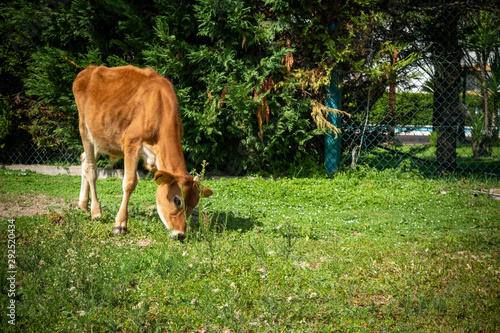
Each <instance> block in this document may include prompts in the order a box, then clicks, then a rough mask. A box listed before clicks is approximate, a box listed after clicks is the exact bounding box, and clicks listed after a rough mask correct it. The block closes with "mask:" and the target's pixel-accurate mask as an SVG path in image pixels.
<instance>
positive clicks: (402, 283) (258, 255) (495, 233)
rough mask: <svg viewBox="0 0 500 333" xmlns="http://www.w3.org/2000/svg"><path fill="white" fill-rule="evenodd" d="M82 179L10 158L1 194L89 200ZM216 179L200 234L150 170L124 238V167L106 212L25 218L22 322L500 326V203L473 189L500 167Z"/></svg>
mask: <svg viewBox="0 0 500 333" xmlns="http://www.w3.org/2000/svg"><path fill="white" fill-rule="evenodd" d="M79 182H80V180H79V178H78V177H70V176H42V175H38V174H35V173H31V172H28V173H19V172H7V171H4V170H1V171H0V184H1V185H3V187H0V195H1V196H0V198H8V200H11V198H12V197H13V196H22V195H23V194H24V193H27V192H29V193H31V194H43V195H46V196H56V197H57V198H63V199H64V200H66V202H67V203H68V205H69V204H72V205H74V204H75V202H76V200H75V198H77V197H78V190H79ZM204 184H205V185H206V186H208V187H210V188H211V189H212V190H213V191H214V195H213V196H212V197H211V198H208V199H204V200H202V202H201V203H200V204H199V207H198V209H197V210H196V211H195V214H194V216H193V218H192V221H191V223H190V228H189V229H190V230H189V236H188V239H187V240H186V241H185V242H184V243H180V242H177V241H173V240H171V239H170V237H169V236H168V233H167V231H166V229H165V228H164V227H163V224H162V223H161V222H160V220H159V218H158V216H157V213H156V210H155V207H154V206H153V203H154V202H155V200H154V192H155V188H156V185H154V183H153V182H152V181H141V182H139V184H138V187H137V189H136V191H135V192H134V194H133V196H132V200H131V206H130V221H129V233H128V234H127V235H126V236H124V237H113V236H112V226H113V223H114V221H113V219H114V215H115V214H116V212H117V210H118V207H119V205H120V200H121V199H120V194H121V181H120V180H117V179H107V180H100V181H98V191H99V195H100V198H101V204H102V206H103V210H104V217H103V219H102V220H101V221H99V222H95V223H92V222H91V221H90V215H89V214H88V213H83V212H81V211H78V210H76V209H69V210H62V211H55V210H52V211H51V212H50V213H49V214H42V215H35V216H31V217H19V216H18V217H14V219H15V222H14V223H15V235H16V253H17V258H16V260H17V276H16V282H17V290H16V297H15V300H16V316H17V317H16V327H15V329H16V331H18V332H32V331H36V332H68V331H71V332H74V331H94V332H332V331H339V332H497V331H499V330H500V232H499V228H500V218H499V216H500V214H499V213H500V202H498V201H495V200H493V199H492V198H490V197H489V196H486V195H476V196H474V195H473V194H474V193H475V192H473V191H480V190H483V189H489V188H492V187H500V182H499V181H498V179H486V178H476V179H471V178H465V179H464V178H454V177H449V178H439V179H430V178H424V177H422V175H421V174H419V173H418V172H416V171H415V170H403V169H398V170H391V171H383V172H377V171H375V170H373V169H369V168H360V169H359V170H358V171H356V172H351V171H347V172H343V173H341V174H339V175H337V176H336V177H335V179H324V178H320V177H319V178H311V179H304V178H299V179H290V178H285V179H276V180H273V179H262V178H255V179H249V178H243V179H218V180H208V181H205V183H204ZM27 189H29V190H27ZM0 200H1V199H0ZM8 224H9V222H8V220H7V219H3V220H1V221H0V240H1V244H2V245H1V246H2V259H1V262H0V267H2V269H1V271H0V278H1V281H2V282H1V283H2V290H1V293H0V298H1V303H2V309H5V308H6V307H5V306H4V305H6V304H9V303H8V302H9V301H10V299H11V298H10V297H9V296H8V285H7V283H6V278H7V275H8V273H7V261H8V260H7V259H8V258H7V251H6V248H7V240H8ZM7 320H9V318H7V317H6V316H4V315H2V317H1V322H0V325H1V327H3V328H6V330H10V331H12V328H13V327H12V326H11V325H9V324H8V323H7Z"/></svg>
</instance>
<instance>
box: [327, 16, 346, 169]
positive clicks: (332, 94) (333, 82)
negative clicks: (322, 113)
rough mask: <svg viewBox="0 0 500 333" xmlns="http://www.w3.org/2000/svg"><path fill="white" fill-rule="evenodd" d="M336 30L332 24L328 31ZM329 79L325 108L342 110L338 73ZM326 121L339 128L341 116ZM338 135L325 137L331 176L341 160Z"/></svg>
mask: <svg viewBox="0 0 500 333" xmlns="http://www.w3.org/2000/svg"><path fill="white" fill-rule="evenodd" d="M335 28H337V24H336V23H335V24H332V25H331V26H330V30H334V29H335ZM331 75H332V76H331V79H330V86H329V87H328V88H326V106H327V107H329V108H334V109H338V110H342V98H341V94H340V89H339V82H340V77H339V74H338V73H335V72H333V71H332V74H331ZM328 121H330V123H332V124H333V125H334V126H335V127H337V128H339V129H340V128H341V126H342V116H341V115H340V114H333V113H329V114H328ZM340 135H341V134H340V133H339V134H338V135H337V137H335V134H334V133H331V134H327V135H326V136H325V170H326V172H327V173H328V174H329V175H331V176H333V175H334V174H335V172H336V171H337V169H338V168H340V159H341V154H340V151H341V138H340Z"/></svg>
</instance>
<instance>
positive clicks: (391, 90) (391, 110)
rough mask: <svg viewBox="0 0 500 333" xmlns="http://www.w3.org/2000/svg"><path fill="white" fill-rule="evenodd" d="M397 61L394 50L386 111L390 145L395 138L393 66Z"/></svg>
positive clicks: (395, 76) (394, 74) (394, 77)
mask: <svg viewBox="0 0 500 333" xmlns="http://www.w3.org/2000/svg"><path fill="white" fill-rule="evenodd" d="M397 60H398V50H394V53H393V54H392V57H391V69H392V71H391V73H390V74H389V110H388V125H389V137H388V138H387V141H388V142H389V143H392V142H393V141H394V137H395V136H396V134H395V131H394V126H395V125H396V122H395V117H396V79H397V74H396V71H395V70H394V66H396V62H397Z"/></svg>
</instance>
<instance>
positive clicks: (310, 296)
mask: <svg viewBox="0 0 500 333" xmlns="http://www.w3.org/2000/svg"><path fill="white" fill-rule="evenodd" d="M316 297H318V294H316V293H311V295H309V298H316Z"/></svg>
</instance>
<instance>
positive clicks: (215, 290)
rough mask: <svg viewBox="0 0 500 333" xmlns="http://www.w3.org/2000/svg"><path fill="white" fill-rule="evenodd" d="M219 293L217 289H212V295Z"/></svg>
mask: <svg viewBox="0 0 500 333" xmlns="http://www.w3.org/2000/svg"><path fill="white" fill-rule="evenodd" d="M219 291H220V290H219V288H215V289H212V292H213V293H214V294H217V293H218V292H219Z"/></svg>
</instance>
